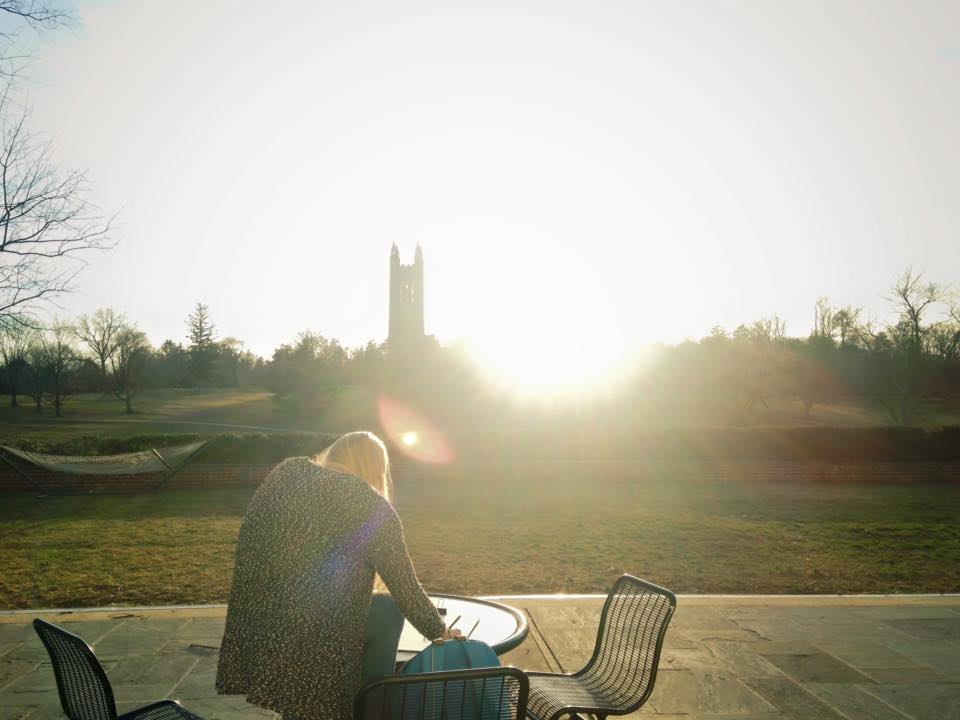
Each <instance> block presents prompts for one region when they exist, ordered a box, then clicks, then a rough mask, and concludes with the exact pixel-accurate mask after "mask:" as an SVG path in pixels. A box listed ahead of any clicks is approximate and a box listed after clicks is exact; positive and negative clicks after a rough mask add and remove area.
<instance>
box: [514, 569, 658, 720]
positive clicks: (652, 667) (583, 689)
mask: <svg viewBox="0 0 960 720" xmlns="http://www.w3.org/2000/svg"><path fill="white" fill-rule="evenodd" d="M676 606H677V598H676V596H675V595H674V594H673V593H672V592H670V591H669V590H666V589H664V588H662V587H658V586H657V585H654V584H652V583H648V582H646V581H645V580H640V579H639V578H635V577H633V576H631V575H624V576H622V577H621V578H620V579H619V580H617V582H616V583H615V584H614V586H613V589H612V590H611V591H610V594H609V595H608V596H607V601H606V602H605V603H604V605H603V613H602V614H601V616H600V629H599V630H598V632H597V644H596V647H595V648H594V650H593V657H591V658H590V662H588V663H587V664H586V666H585V667H584V668H583V669H582V670H580V671H579V672H575V673H573V674H572V675H557V674H553V673H536V672H531V673H527V676H528V677H529V678H530V701H529V705H528V707H527V715H528V716H529V717H531V718H534V720H553V719H554V718H558V717H560V716H562V715H570V716H572V717H578V715H579V714H581V713H582V714H586V715H593V716H595V717H597V718H600V719H601V720H602V719H603V718H605V717H606V716H607V715H626V714H627V713H631V712H633V711H634V710H636V709H637V708H639V707H640V706H641V705H643V703H645V702H646V701H647V698H648V697H650V693H651V692H652V691H653V684H654V681H655V680H656V679H657V666H658V664H659V663H660V649H661V648H662V647H663V637H664V635H665V634H666V632H667V624H668V623H669V622H670V618H671V617H672V616H673V611H674V609H676Z"/></svg>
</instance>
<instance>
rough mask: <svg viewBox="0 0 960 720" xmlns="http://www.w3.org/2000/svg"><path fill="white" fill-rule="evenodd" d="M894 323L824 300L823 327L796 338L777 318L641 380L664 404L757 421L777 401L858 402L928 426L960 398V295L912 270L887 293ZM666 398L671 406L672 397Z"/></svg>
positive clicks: (673, 354) (673, 351)
mask: <svg viewBox="0 0 960 720" xmlns="http://www.w3.org/2000/svg"><path fill="white" fill-rule="evenodd" d="M885 297H886V299H887V301H888V303H889V305H890V308H891V310H892V313H891V315H892V316H893V318H894V319H893V320H892V321H891V322H878V321H876V320H872V319H870V318H869V317H867V316H866V315H865V313H864V312H863V310H862V309H860V308H857V307H852V306H837V305H833V304H831V303H830V302H829V300H828V299H827V298H819V299H818V300H817V301H816V302H815V304H814V308H813V318H814V323H813V330H812V332H811V333H810V334H809V335H808V336H807V337H803V338H797V337H790V336H788V334H787V331H786V326H785V324H784V323H783V321H782V320H781V319H780V318H778V317H776V316H774V317H771V318H765V319H761V320H758V321H756V322H754V323H752V324H749V325H741V326H740V327H738V328H736V329H735V330H734V331H733V332H731V333H728V332H726V331H725V330H723V329H722V328H714V330H713V332H712V333H711V334H710V336H708V337H706V338H704V339H702V340H700V341H699V342H688V343H682V344H680V345H677V346H674V347H671V348H665V349H663V351H662V352H661V353H660V356H659V359H658V362H657V363H656V364H655V367H654V369H653V371H652V372H651V373H650V374H649V376H648V377H647V378H646V379H645V380H644V381H643V382H642V383H641V385H642V390H643V392H646V393H648V394H649V395H650V396H651V397H655V398H661V399H666V398H675V399H676V398H699V399H701V400H704V401H706V402H709V403H712V404H714V405H715V406H718V407H720V408H721V409H725V410H727V411H728V412H727V414H728V415H731V414H733V415H739V417H740V418H741V419H743V420H744V421H745V422H749V421H750V419H751V417H752V416H753V415H754V413H755V412H756V411H757V410H758V409H760V408H762V407H763V406H765V405H767V404H768V403H769V402H770V401H771V400H773V399H775V398H779V399H792V400H796V401H798V402H800V403H802V405H803V408H804V411H805V413H806V415H807V416H808V417H809V415H810V413H811V410H812V409H813V408H814V407H815V406H816V405H821V404H828V403H835V402H838V401H845V400H858V401H861V402H865V403H869V404H873V405H875V406H877V407H879V408H882V409H883V411H884V412H885V413H886V415H887V416H888V418H889V419H890V421H891V422H893V423H895V424H898V425H913V424H916V423H917V422H919V421H921V420H923V415H924V409H925V407H927V406H928V405H929V404H930V403H931V402H933V401H943V400H951V399H956V398H958V397H960V303H958V301H957V294H956V291H955V290H953V289H952V288H950V287H948V286H946V285H942V284H938V283H932V282H927V281H925V280H924V278H923V276H922V274H920V273H917V272H915V271H914V270H912V269H908V270H907V271H906V272H904V274H903V275H902V276H901V277H900V278H899V279H898V280H897V281H896V283H895V284H894V286H893V287H892V288H891V289H890V291H889V292H888V293H887V295H886V296H885ZM664 401H666V400H664Z"/></svg>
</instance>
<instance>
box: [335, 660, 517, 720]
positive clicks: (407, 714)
mask: <svg viewBox="0 0 960 720" xmlns="http://www.w3.org/2000/svg"><path fill="white" fill-rule="evenodd" d="M529 688H530V686H529V681H528V680H527V676H526V675H524V674H523V672H522V671H521V670H518V669H517V668H514V667H493V668H477V669H473V670H451V671H446V672H430V673H418V674H415V675H390V676H388V677H385V678H381V679H380V680H375V681H374V682H372V683H370V684H369V685H367V686H366V687H365V688H363V690H361V691H360V694H359V695H358V696H357V703H356V707H355V711H354V718H355V720H441V719H442V720H523V718H524V717H525V715H526V711H527V696H528V694H529Z"/></svg>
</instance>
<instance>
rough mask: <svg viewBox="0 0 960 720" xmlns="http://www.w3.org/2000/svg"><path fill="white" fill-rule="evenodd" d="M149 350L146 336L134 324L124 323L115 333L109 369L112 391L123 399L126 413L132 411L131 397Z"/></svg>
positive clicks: (134, 393)
mask: <svg viewBox="0 0 960 720" xmlns="http://www.w3.org/2000/svg"><path fill="white" fill-rule="evenodd" d="M149 350H150V346H149V344H148V343H147V336H146V335H144V334H143V333H142V332H141V331H140V330H138V329H137V328H136V327H135V326H133V325H124V326H123V327H122V328H121V329H120V331H119V332H118V333H117V337H116V346H115V348H114V351H113V352H112V353H111V354H110V369H111V370H112V372H113V382H114V392H115V393H116V396H117V397H118V398H120V399H121V400H123V402H124V405H125V407H126V411H127V412H128V413H132V412H133V398H134V396H135V395H136V393H137V391H138V390H139V389H140V382H141V379H142V374H143V366H144V364H145V362H146V359H147V353H148V352H149Z"/></svg>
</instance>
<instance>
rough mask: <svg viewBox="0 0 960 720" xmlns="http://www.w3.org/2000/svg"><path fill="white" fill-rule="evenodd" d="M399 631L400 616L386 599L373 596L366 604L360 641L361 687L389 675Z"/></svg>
mask: <svg viewBox="0 0 960 720" xmlns="http://www.w3.org/2000/svg"><path fill="white" fill-rule="evenodd" d="M402 630H403V613H402V612H400V608H399V607H397V603H396V602H395V601H394V599H393V598H392V597H390V596H389V595H379V594H375V595H374V596H373V598H372V599H371V600H370V612H369V613H367V629H366V632H365V633H364V638H363V685H366V684H367V683H368V682H370V681H371V680H375V679H377V678H379V677H383V676H384V675H393V673H394V671H395V669H396V667H397V645H398V644H399V643H400V632H401V631H402ZM361 687H362V685H361Z"/></svg>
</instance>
